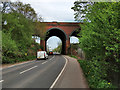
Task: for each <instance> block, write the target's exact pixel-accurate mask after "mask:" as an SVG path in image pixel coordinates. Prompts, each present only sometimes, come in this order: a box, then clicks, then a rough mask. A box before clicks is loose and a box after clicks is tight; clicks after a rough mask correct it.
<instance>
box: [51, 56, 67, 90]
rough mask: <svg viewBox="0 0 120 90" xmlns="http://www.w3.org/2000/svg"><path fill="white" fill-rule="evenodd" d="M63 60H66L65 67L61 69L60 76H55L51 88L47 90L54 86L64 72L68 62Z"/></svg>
mask: <svg viewBox="0 0 120 90" xmlns="http://www.w3.org/2000/svg"><path fill="white" fill-rule="evenodd" d="M64 58H65V57H64ZM65 60H66V63H65V65H64V67H63V69H62V70H61V72H60V74H59V75H58V76H57V78H56V80H55V81H54V82H53V84H52V85H51V87H50V88H49V90H52V88H53V87H54V86H55V84H56V82H57V81H58V79H59V78H60V76H61V75H62V73H63V71H64V70H65V67H66V65H67V63H68V60H67V59H66V58H65Z"/></svg>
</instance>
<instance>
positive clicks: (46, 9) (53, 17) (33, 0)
mask: <svg viewBox="0 0 120 90" xmlns="http://www.w3.org/2000/svg"><path fill="white" fill-rule="evenodd" d="M11 1H17V0H11ZM19 1H22V2H23V3H29V4H31V6H32V7H33V8H34V9H35V11H36V13H37V14H40V15H41V16H42V17H43V18H44V21H74V11H73V10H72V9H71V7H72V6H74V1H76V0H19Z"/></svg>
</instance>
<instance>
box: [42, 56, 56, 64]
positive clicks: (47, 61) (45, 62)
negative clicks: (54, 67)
mask: <svg viewBox="0 0 120 90" xmlns="http://www.w3.org/2000/svg"><path fill="white" fill-rule="evenodd" d="M54 57H55V56H53V57H52V58H50V59H49V61H50V60H52V59H53V58H54ZM47 62H48V61H45V62H43V63H42V64H45V63H47Z"/></svg>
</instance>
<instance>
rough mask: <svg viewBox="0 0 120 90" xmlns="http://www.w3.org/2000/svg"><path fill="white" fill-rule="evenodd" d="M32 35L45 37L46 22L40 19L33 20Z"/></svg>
mask: <svg viewBox="0 0 120 90" xmlns="http://www.w3.org/2000/svg"><path fill="white" fill-rule="evenodd" d="M34 35H35V36H38V37H40V39H42V40H43V39H45V37H46V24H45V23H43V22H40V21H36V22H35V31H34Z"/></svg>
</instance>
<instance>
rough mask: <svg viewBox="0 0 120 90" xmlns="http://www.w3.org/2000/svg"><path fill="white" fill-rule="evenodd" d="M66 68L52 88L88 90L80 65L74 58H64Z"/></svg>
mask: <svg viewBox="0 0 120 90" xmlns="http://www.w3.org/2000/svg"><path fill="white" fill-rule="evenodd" d="M64 57H65V58H66V59H67V60H68V63H67V66H66V68H65V70H64V72H63V73H62V75H61V76H60V78H59V80H58V81H57V83H56V84H55V85H54V87H53V88H89V86H88V83H87V81H86V78H85V76H84V74H83V71H82V69H81V67H80V64H79V63H78V61H77V60H76V59H75V58H72V57H69V56H64Z"/></svg>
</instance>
